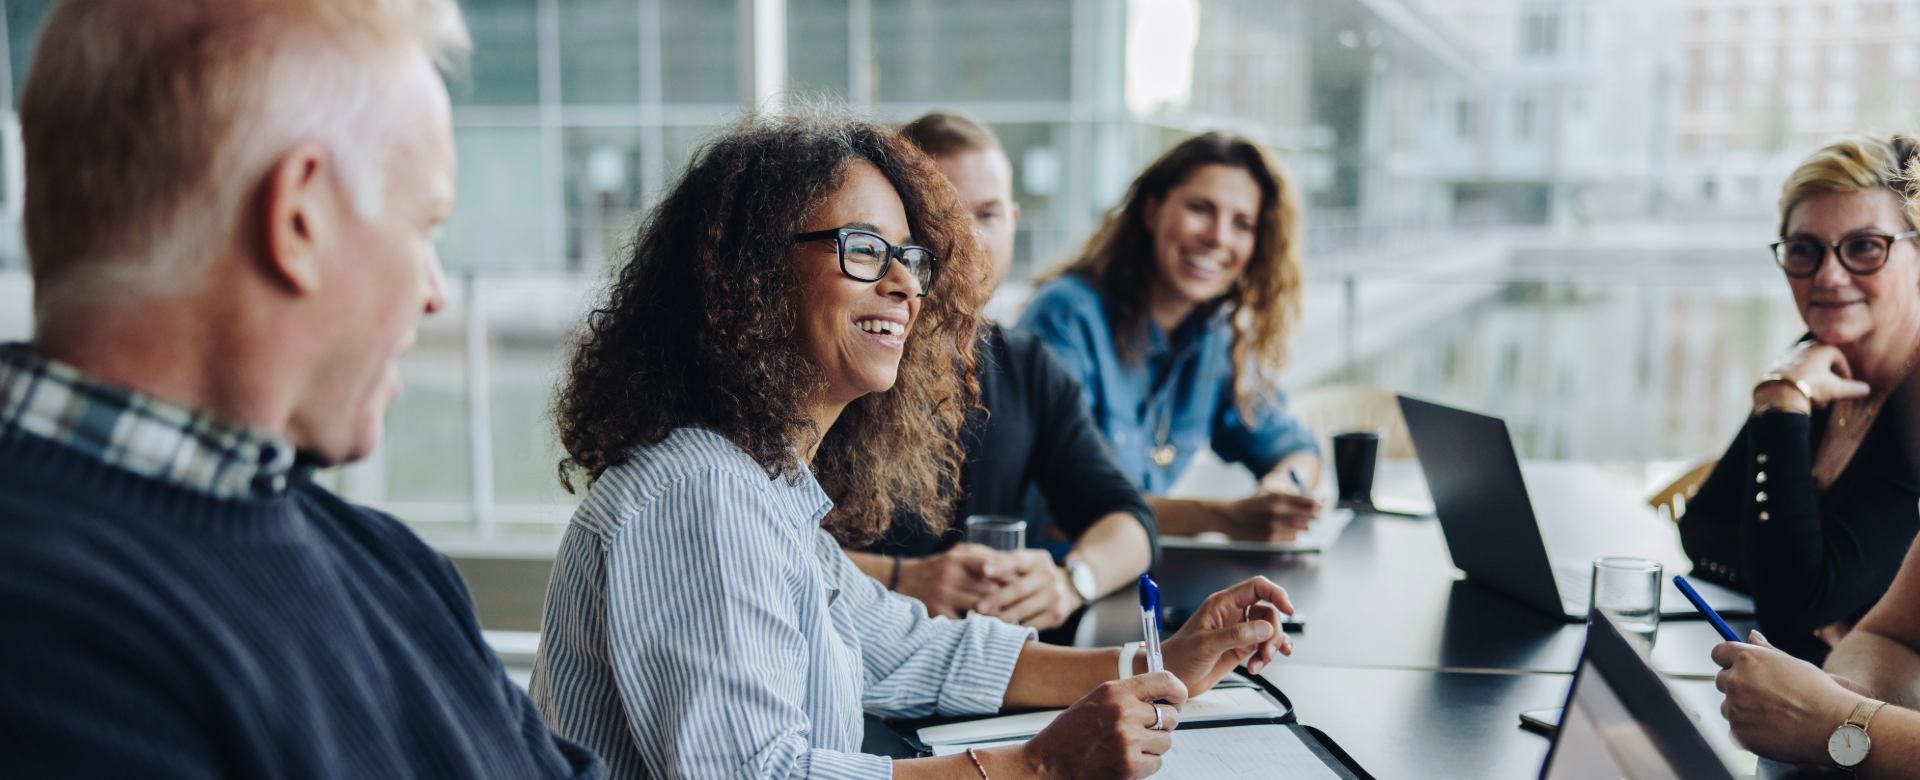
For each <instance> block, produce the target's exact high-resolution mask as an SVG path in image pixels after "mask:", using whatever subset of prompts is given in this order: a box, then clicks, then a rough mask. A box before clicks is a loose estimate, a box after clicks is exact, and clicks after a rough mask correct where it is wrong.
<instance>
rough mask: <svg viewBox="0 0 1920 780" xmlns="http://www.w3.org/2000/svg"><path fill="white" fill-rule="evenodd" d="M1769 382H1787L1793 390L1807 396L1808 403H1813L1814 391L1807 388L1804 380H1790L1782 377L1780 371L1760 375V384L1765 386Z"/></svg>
mask: <svg viewBox="0 0 1920 780" xmlns="http://www.w3.org/2000/svg"><path fill="white" fill-rule="evenodd" d="M1768 382H1786V383H1787V384H1790V385H1793V389H1795V390H1798V391H1800V394H1801V395H1803V396H1806V398H1807V403H1813V391H1812V390H1810V389H1808V388H1807V382H1806V380H1804V379H1788V378H1786V377H1784V376H1781V375H1780V372H1778V371H1769V372H1767V373H1765V374H1761V375H1760V384H1763V385H1764V384H1766V383H1768Z"/></svg>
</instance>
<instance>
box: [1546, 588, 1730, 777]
mask: <svg viewBox="0 0 1920 780" xmlns="http://www.w3.org/2000/svg"><path fill="white" fill-rule="evenodd" d="M1540 777H1541V778H1542V780H1587V779H1588V778H1592V780H1675V779H1678V778H1688V779H1689V780H1692V779H1695V778H1699V779H1701V780H1732V777H1733V773H1732V772H1731V771H1730V770H1728V768H1727V765H1726V763H1725V762H1724V761H1722V760H1721V758H1720V755H1719V754H1718V753H1715V752H1714V750H1713V748H1712V746H1711V745H1710V744H1709V743H1708V742H1707V739H1706V735H1705V734H1703V733H1701V731H1700V727H1699V725H1697V724H1696V723H1695V722H1694V720H1693V718H1692V717H1690V716H1688V715H1687V711H1686V709H1685V708H1683V707H1682V706H1681V705H1680V701H1679V700H1678V699H1676V698H1674V695H1673V691H1672V690H1671V689H1669V688H1668V687H1667V684H1666V683H1665V682H1664V681H1662V680H1661V679H1660V676H1659V675H1658V674H1657V673H1655V672H1654V670H1653V667H1652V666H1651V665H1649V664H1648V663H1647V659H1646V655H1645V654H1644V653H1643V652H1642V650H1641V649H1640V648H1639V647H1638V646H1636V645H1634V644H1632V643H1631V642H1630V641H1629V640H1628V639H1627V638H1626V636H1624V635H1623V634H1622V633H1621V632H1620V629H1619V627H1617V626H1615V625H1614V624H1613V621H1612V620H1610V619H1608V618H1607V617H1606V616H1604V615H1602V614H1600V613H1599V612H1593V613H1591V615H1590V622H1589V623H1588V624H1587V647H1586V650H1585V651H1584V652H1582V653H1581V655H1580V669H1579V671H1578V672H1577V673H1575V675H1574V678H1573V690H1572V691H1571V692H1569V693H1568V694H1567V705H1566V709H1565V710H1564V711H1562V713H1561V715H1560V727H1559V728H1558V729H1557V730H1555V732H1554V737H1553V747H1552V749H1551V750H1550V751H1549V752H1548V753H1547V762H1546V765H1545V766H1543V767H1541V770H1540Z"/></svg>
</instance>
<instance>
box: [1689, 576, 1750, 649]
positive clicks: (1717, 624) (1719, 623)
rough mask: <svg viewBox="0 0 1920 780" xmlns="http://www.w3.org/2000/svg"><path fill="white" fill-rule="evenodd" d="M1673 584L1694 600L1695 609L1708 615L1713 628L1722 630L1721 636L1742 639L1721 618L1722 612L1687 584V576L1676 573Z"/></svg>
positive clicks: (1731, 640)
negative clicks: (1715, 609) (1709, 604)
mask: <svg viewBox="0 0 1920 780" xmlns="http://www.w3.org/2000/svg"><path fill="white" fill-rule="evenodd" d="M1673 584H1674V585H1677V586H1679V587H1680V595H1682V596H1686V597H1687V600H1688V601H1691V602H1693V608H1694V609H1697V610H1700V614H1702V615H1706V616H1707V622H1709V623H1712V624H1713V630H1715V631H1718V632H1720V636H1721V637H1723V638H1725V639H1726V640H1727V641H1729V642H1738V641H1740V637H1737V636H1734V634H1733V629H1731V628H1728V627H1727V621H1725V620H1721V619H1720V613H1718V612H1715V611H1713V607H1709V606H1707V600H1706V599H1703V598H1700V594H1699V593H1697V592H1695V591H1694V589H1693V586H1692V585H1689V584H1687V578H1685V577H1682V576H1680V575H1678V574H1675V575H1673Z"/></svg>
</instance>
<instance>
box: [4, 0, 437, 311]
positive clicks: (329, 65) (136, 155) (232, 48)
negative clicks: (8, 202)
mask: <svg viewBox="0 0 1920 780" xmlns="http://www.w3.org/2000/svg"><path fill="white" fill-rule="evenodd" d="M471 45H472V44H471V41H470V39H469V38H468V35H467V29H466V24H465V22H464V21H463V20H462V19H461V16H460V9H459V6H458V5H456V4H455V2H454V0H63V1H62V2H61V3H60V4H59V5H58V6H56V7H55V8H54V9H53V11H52V12H51V13H49V14H48V16H47V21H46V25H45V27H44V29H43V31H42V32H41V35H40V41H39V46H38V49H37V51H36V53H35V55H34V60H33V66H32V71H31V73H30V74H29V75H28V77H27V82H26V86H25V89H24V91H23V92H22V95H21V101H20V124H21V134H22V139H23V142H24V144H25V146H26V184H27V188H26V202H25V214H24V219H23V222H24V228H25V233H26V243H27V251H28V256H29V257H30V258H31V262H32V268H33V273H34V278H35V284H36V285H37V286H44V285H47V284H50V283H53V282H58V281H61V280H64V279H66V278H67V277H69V276H71V275H72V274H73V273H75V272H77V271H80V270H82V269H84V268H98V267H100V266H119V267H121V270H123V271H132V272H136V273H137V275H138V276H140V277H143V278H150V279H162V280H164V279H166V278H169V277H172V278H178V277H180V276H182V275H192V274H193V271H194V269H193V268H191V267H188V266H189V264H191V263H193V262H195V261H196V258H198V257H199V256H203V255H204V254H205V253H206V249H207V247H205V246H199V245H194V246H188V244H194V243H195V242H204V241H205V240H219V238H216V236H218V235H219V233H220V232H222V231H223V229H224V232H225V233H231V231H232V229H233V228H234V226H235V225H237V224H238V223H237V220H238V218H239V212H240V210H241V208H243V207H244V203H245V201H246V199H247V198H248V197H249V196H250V195H252V194H253V193H252V192H251V190H253V188H255V187H257V186H258V184H259V181H260V177H261V176H263V175H264V174H265V173H266V171H267V170H268V169H269V168H270V167H271V165H272V164H273V162H274V161H275V160H277V159H278V158H279V157H280V156H281V155H284V154H285V153H286V151H287V150H288V149H289V148H290V147H291V146H292V145H293V144H295V143H298V142H301V141H303V140H314V141H318V142H320V143H322V144H325V145H327V146H328V147H329V151H330V154H331V156H332V158H333V159H334V160H335V164H336V166H337V168H338V170H340V172H341V173H340V176H341V178H342V179H343V181H342V182H341V183H342V184H343V185H345V186H346V187H347V188H348V191H349V192H350V193H352V195H353V198H354V205H355V207H356V210H359V211H361V212H362V213H363V215H364V214H366V213H367V211H368V210H370V209H377V207H378V202H377V201H378V195H379V193H381V192H383V191H384V185H385V177H384V176H381V175H380V171H381V169H383V168H384V166H385V163H386V160H385V159H383V158H380V159H376V158H377V157H378V155H379V153H380V152H382V151H384V147H385V146H389V145H391V144H382V143H376V142H373V141H371V140H369V136H377V135H381V134H382V133H383V132H384V133H386V134H391V130H392V129H393V128H385V127H380V126H379V125H381V124H383V123H385V124H397V120H392V119H390V118H389V117H390V116H391V115H392V114H394V113H396V112H395V111H394V110H393V109H394V106H393V105H392V103H393V102H394V101H393V99H392V95H393V94H394V93H396V92H397V90H394V89H391V88H389V86H388V85H389V84H390V83H391V82H393V81H395V79H393V78H392V77H391V74H392V73H393V72H394V70H393V68H394V63H395V62H399V61H402V58H406V57H414V56H419V55H418V54H417V53H416V49H415V48H414V47H418V51H423V52H424V53H425V54H426V55H427V56H428V57H431V58H432V59H433V61H434V63H435V64H436V65H437V66H439V67H440V68H441V69H442V70H443V71H446V70H449V69H452V68H456V67H458V65H459V64H460V62H461V61H462V58H463V57H464V56H465V54H466V52H467V51H468V50H469V49H470V48H471ZM196 230H201V231H212V232H211V233H206V232H203V233H201V234H196V235H194V236H191V237H183V234H193V233H195V231H196Z"/></svg>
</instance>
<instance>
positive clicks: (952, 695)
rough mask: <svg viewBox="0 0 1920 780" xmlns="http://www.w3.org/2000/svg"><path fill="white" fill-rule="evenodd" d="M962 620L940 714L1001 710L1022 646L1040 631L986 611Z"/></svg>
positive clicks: (943, 693) (1032, 639)
mask: <svg viewBox="0 0 1920 780" xmlns="http://www.w3.org/2000/svg"><path fill="white" fill-rule="evenodd" d="M962 624H963V625H965V626H966V632H965V633H963V634H961V636H960V644H959V647H957V648H956V649H955V652H954V663H953V665H952V666H951V667H948V671H947V681H946V684H944V685H942V686H940V703H939V707H940V714H942V715H978V714H984V713H992V712H999V711H1000V704H1001V702H1003V701H1004V700H1005V699H1006V694H1007V683H1009V682H1011V681H1012V680H1013V665H1014V664H1015V663H1016V662H1018V661H1019V660H1020V650H1021V649H1022V648H1024V647H1025V646H1026V644H1027V643H1028V642H1033V641H1038V640H1039V639H1040V634H1039V632H1037V631H1034V630H1033V629H1031V628H1022V627H1020V626H1016V625H1013V624H1011V623H1005V622H1001V621H999V620H996V619H994V618H990V617H986V616H983V615H974V616H971V617H969V618H967V619H966V620H964V621H962Z"/></svg>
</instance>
